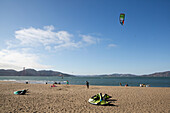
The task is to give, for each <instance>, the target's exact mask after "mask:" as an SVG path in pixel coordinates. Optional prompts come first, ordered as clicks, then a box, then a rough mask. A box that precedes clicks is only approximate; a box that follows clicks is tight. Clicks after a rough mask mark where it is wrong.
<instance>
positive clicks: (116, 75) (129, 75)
mask: <svg viewBox="0 0 170 113" xmlns="http://www.w3.org/2000/svg"><path fill="white" fill-rule="evenodd" d="M100 76H102V77H136V76H137V75H132V74H109V75H100Z"/></svg>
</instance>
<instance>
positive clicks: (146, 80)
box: [0, 76, 170, 87]
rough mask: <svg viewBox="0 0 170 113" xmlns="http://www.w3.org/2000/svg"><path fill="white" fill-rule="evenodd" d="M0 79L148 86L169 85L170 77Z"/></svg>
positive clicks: (39, 82) (20, 81)
mask: <svg viewBox="0 0 170 113" xmlns="http://www.w3.org/2000/svg"><path fill="white" fill-rule="evenodd" d="M0 80H1V81H15V82H19V83H25V82H29V83H31V84H45V83H46V82H47V83H48V84H52V83H54V82H57V83H59V82H60V83H61V84H66V81H67V80H68V81H69V84H72V85H85V84H86V81H89V83H90V85H100V86H119V83H121V84H122V85H125V84H128V85H129V86H139V85H140V84H149V85H150V87H170V77H64V78H62V77H53V76H51V77H40V76H36V77H35V76H0Z"/></svg>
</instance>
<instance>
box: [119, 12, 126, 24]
mask: <svg viewBox="0 0 170 113" xmlns="http://www.w3.org/2000/svg"><path fill="white" fill-rule="evenodd" d="M119 20H120V24H121V25H124V21H125V14H124V13H121V14H120V18H119Z"/></svg>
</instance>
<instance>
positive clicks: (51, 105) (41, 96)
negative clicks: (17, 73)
mask: <svg viewBox="0 0 170 113" xmlns="http://www.w3.org/2000/svg"><path fill="white" fill-rule="evenodd" d="M21 89H29V92H28V93H27V94H26V95H14V94H13V92H14V91H17V90H21ZM100 92H101V93H103V94H104V93H107V94H109V95H111V96H112V98H111V99H110V102H111V104H110V105H108V106H97V105H92V104H90V103H88V99H89V98H90V97H91V96H93V95H95V94H97V93H100ZM6 112H16V113H20V112H31V113H32V112H35V113H36V112H41V113H42V112H43V113H44V112H48V113H50V112H51V113H53V112H54V113H170V88H169V87H167V88H162V87H123V86H90V88H89V89H87V88H86V86H85V85H58V87H52V88H51V87H50V84H21V83H9V82H0V113H6Z"/></svg>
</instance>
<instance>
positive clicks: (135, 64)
mask: <svg viewBox="0 0 170 113" xmlns="http://www.w3.org/2000/svg"><path fill="white" fill-rule="evenodd" d="M169 6H170V1H169V0H15V1H14V0H0V69H15V70H22V69H23V67H25V68H26V69H28V68H33V69H36V70H54V71H60V72H63V73H68V74H73V75H96V74H97V75H100V74H113V73H121V74H137V75H142V74H151V73H154V72H162V71H170V52H169V51H170V22H169V19H170V13H169V12H170V7H169ZM120 13H124V14H125V23H124V25H123V26H122V25H121V24H120V22H119V16H120Z"/></svg>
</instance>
